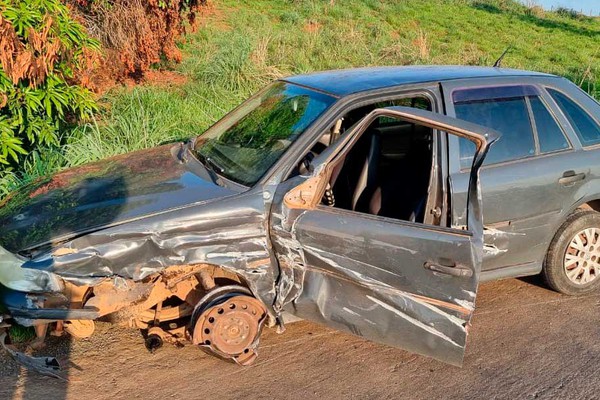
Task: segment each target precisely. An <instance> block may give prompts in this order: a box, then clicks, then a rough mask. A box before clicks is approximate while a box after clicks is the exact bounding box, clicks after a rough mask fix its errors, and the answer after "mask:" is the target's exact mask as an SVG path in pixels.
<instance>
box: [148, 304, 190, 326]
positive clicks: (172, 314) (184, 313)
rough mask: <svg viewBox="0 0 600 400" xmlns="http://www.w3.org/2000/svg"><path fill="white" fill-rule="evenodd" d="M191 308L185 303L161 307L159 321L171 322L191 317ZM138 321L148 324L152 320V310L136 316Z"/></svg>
mask: <svg viewBox="0 0 600 400" xmlns="http://www.w3.org/2000/svg"><path fill="white" fill-rule="evenodd" d="M193 310H194V309H193V307H192V306H190V305H189V304H187V303H182V304H180V305H178V306H172V307H163V308H162V310H161V312H160V320H161V321H162V322H167V321H173V320H175V319H179V318H184V317H189V316H190V315H192V312H193ZM138 319H139V320H140V321H141V322H144V323H150V322H152V321H153V320H154V310H152V309H150V310H146V311H143V312H141V313H140V314H139V315H138Z"/></svg>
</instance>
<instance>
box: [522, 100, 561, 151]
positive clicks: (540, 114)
mask: <svg viewBox="0 0 600 400" xmlns="http://www.w3.org/2000/svg"><path fill="white" fill-rule="evenodd" d="M529 102H530V104H531V112H532V113H533V120H534V121H535V127H536V131H537V134H538V141H539V143H540V152H541V153H550V152H553V151H559V150H564V149H568V148H569V147H570V146H569V142H568V141H567V139H566V138H565V134H564V133H563V131H562V129H561V128H560V126H559V125H558V123H557V122H556V120H555V119H554V116H552V114H550V111H548V108H546V105H545V104H544V102H543V101H542V99H541V98H539V97H538V96H531V97H529Z"/></svg>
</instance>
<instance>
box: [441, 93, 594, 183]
mask: <svg viewBox="0 0 600 400" xmlns="http://www.w3.org/2000/svg"><path fill="white" fill-rule="evenodd" d="M510 86H532V87H534V88H536V89H537V90H538V92H539V94H537V95H536V96H537V97H538V98H539V99H540V100H541V101H542V104H543V105H544V106H545V107H546V110H547V111H548V112H549V113H550V115H551V116H552V118H553V119H554V122H556V124H557V125H558V127H559V129H560V131H561V132H562V134H563V137H564V138H565V139H566V141H567V144H568V145H569V147H568V148H565V149H558V150H554V151H548V152H541V149H540V140H539V134H538V129H537V122H536V119H535V116H534V114H533V109H532V107H531V101H530V99H529V97H531V96H528V95H523V96H518V97H513V98H522V99H524V100H525V106H526V108H527V115H528V117H529V123H530V126H531V131H532V135H533V141H534V149H535V154H532V155H527V156H524V157H519V158H513V159H510V160H505V161H500V162H497V163H493V164H485V163H484V165H482V166H481V169H488V168H494V167H499V166H503V165H510V164H516V163H520V162H524V161H528V160H531V159H534V158H535V159H537V158H541V157H548V156H552V155H555V154H559V153H563V152H568V151H573V150H574V147H573V142H572V140H571V138H570V137H569V134H568V132H567V131H566V129H565V127H564V126H563V124H562V123H561V121H560V119H559V118H558V116H557V115H556V112H555V107H552V106H551V105H550V104H549V102H548V101H549V100H552V102H553V103H552V104H553V105H555V106H556V107H558V104H556V103H555V102H554V99H553V98H552V96H550V94H549V93H548V92H547V91H546V90H545V89H546V86H540V85H538V84H534V83H512V82H510V83H509V82H507V83H502V84H489V85H487V84H483V85H473V86H470V85H465V86H459V87H455V88H452V90H451V91H450V94H449V99H450V101H451V102H452V110H453V111H454V117H455V118H458V117H457V116H456V103H455V102H454V92H457V91H461V90H469V89H483V88H500V87H510ZM546 96H548V97H549V99H547V98H546ZM569 98H570V97H569ZM490 100H492V99H490ZM578 104H579V103H578ZM580 106H581V105H580ZM558 110H559V111H560V112H561V113H562V110H561V109H560V107H558ZM563 115H564V114H563ZM565 119H566V116H565ZM567 122H568V119H567ZM570 127H571V126H570ZM571 128H572V127H571ZM457 145H458V148H457V150H458V167H459V169H458V170H459V172H461V173H464V172H467V171H468V170H469V167H468V166H463V165H462V162H461V161H462V160H461V158H460V141H459V142H458V143H457ZM595 146H600V143H599V144H597V145H595ZM492 149H493V147H492Z"/></svg>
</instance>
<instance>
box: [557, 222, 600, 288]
mask: <svg viewBox="0 0 600 400" xmlns="http://www.w3.org/2000/svg"><path fill="white" fill-rule="evenodd" d="M599 242H600V229H597V228H588V229H584V230H582V231H581V232H579V233H578V234H577V235H575V237H574V238H573V240H571V243H570V244H569V247H567V252H566V253H565V262H564V265H565V273H566V274H567V278H569V280H570V281H571V282H573V283H575V284H577V285H585V284H586V283H590V282H591V281H593V280H594V279H596V278H597V277H598V275H599V274H600V243H599Z"/></svg>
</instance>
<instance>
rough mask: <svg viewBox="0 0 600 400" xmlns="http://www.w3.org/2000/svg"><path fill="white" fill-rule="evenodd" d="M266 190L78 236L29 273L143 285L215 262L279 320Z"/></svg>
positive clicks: (91, 282)
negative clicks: (177, 268) (171, 271)
mask: <svg viewBox="0 0 600 400" xmlns="http://www.w3.org/2000/svg"><path fill="white" fill-rule="evenodd" d="M266 208H267V205H266V202H265V199H264V197H263V192H262V191H261V190H260V189H257V190H252V191H249V192H246V193H244V194H241V195H239V196H234V197H229V198H225V199H222V200H220V201H218V202H213V203H209V204H204V205H200V206H193V207H189V208H184V209H180V210H173V211H170V212H166V213H163V214H160V215H156V216H151V217H147V218H144V219H142V220H137V221H134V222H131V223H126V224H122V225H119V226H114V227H109V228H106V229H102V230H99V231H96V232H92V233H89V234H87V235H84V236H80V237H77V238H75V239H73V240H71V241H69V242H66V243H63V244H61V246H60V251H58V252H55V253H54V254H52V253H51V252H48V253H45V254H43V255H40V256H39V257H37V258H34V259H33V260H31V261H28V262H26V263H25V264H24V265H23V267H24V268H23V269H24V270H25V269H32V270H44V271H48V272H52V273H54V274H56V275H59V276H60V277H61V278H62V279H64V280H66V281H68V282H71V283H74V284H76V285H98V284H99V283H101V282H102V281H104V280H106V279H108V278H114V277H119V278H124V279H131V280H133V281H140V280H143V279H144V278H146V277H148V276H150V275H152V274H156V273H158V272H161V271H163V270H164V269H166V268H168V267H170V266H174V265H193V264H211V265H216V266H220V267H222V268H223V269H225V270H227V271H230V272H232V273H234V274H237V275H239V276H240V277H242V278H243V279H244V280H245V282H246V283H247V284H248V286H249V288H250V290H251V291H252V292H253V293H254V294H255V295H256V297H257V298H259V299H260V300H261V301H262V302H263V303H264V304H265V305H266V306H267V307H268V310H269V311H270V314H272V315H273V310H272V304H273V302H274V298H275V284H274V282H275V279H276V276H277V271H276V264H274V262H273V257H272V253H271V250H270V243H269V241H268V238H267V236H268V233H267V232H268V231H267V229H268V227H267V225H266V218H265V215H266V212H267V211H266Z"/></svg>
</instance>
